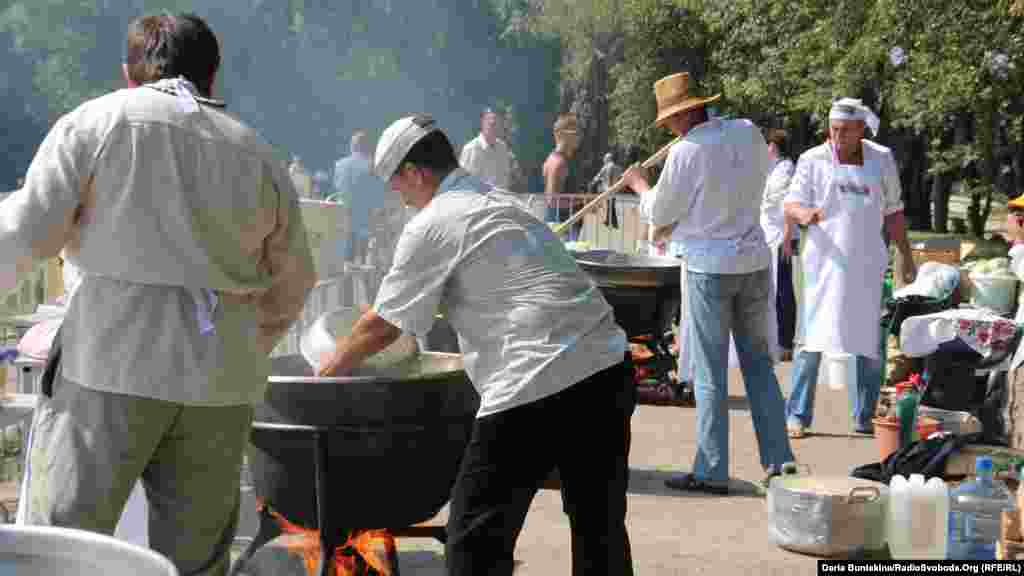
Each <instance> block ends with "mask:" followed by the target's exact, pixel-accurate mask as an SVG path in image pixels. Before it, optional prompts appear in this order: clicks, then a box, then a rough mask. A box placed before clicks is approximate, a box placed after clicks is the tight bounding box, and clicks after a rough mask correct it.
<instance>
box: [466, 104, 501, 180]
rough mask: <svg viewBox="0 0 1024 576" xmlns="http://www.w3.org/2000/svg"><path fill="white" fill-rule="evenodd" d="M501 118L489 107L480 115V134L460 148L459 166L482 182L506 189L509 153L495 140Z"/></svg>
mask: <svg viewBox="0 0 1024 576" xmlns="http://www.w3.org/2000/svg"><path fill="white" fill-rule="evenodd" d="M500 123H501V118H500V117H499V116H498V114H497V113H496V112H495V111H494V110H491V109H490V108H487V109H485V110H484V111H483V112H481V113H480V135H479V136H477V137H476V138H473V139H472V140H470V141H469V142H468V143H466V145H465V146H463V147H462V156H461V157H460V158H459V164H461V165H462V167H463V168H465V169H466V170H467V171H468V172H469V173H470V174H472V175H474V176H476V177H477V178H479V179H481V180H483V181H484V182H486V183H488V184H490V185H491V186H494V187H495V188H501V189H502V190H508V189H509V184H510V175H511V174H512V153H511V152H509V149H508V145H507V144H505V141H504V140H502V139H501V138H499V137H498V134H500V133H501V126H500Z"/></svg>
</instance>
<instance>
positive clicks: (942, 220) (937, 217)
mask: <svg viewBox="0 0 1024 576" xmlns="http://www.w3.org/2000/svg"><path fill="white" fill-rule="evenodd" d="M952 185H953V177H952V175H950V174H949V173H943V174H936V175H934V176H932V194H931V196H932V220H933V221H932V230H934V231H935V232H939V233H940V234H945V233H946V232H948V231H949V226H948V223H949V192H950V188H952Z"/></svg>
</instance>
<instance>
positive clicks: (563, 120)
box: [553, 113, 576, 134]
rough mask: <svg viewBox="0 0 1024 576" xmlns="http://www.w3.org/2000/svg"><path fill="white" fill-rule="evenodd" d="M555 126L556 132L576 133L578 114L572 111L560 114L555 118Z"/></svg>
mask: <svg viewBox="0 0 1024 576" xmlns="http://www.w3.org/2000/svg"><path fill="white" fill-rule="evenodd" d="M553 128H554V131H555V132H562V133H565V134H575V133H576V115H575V114H572V113H569V114H562V115H560V116H559V117H558V120H555V125H554V126H553Z"/></svg>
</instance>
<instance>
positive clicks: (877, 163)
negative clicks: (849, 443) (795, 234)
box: [784, 98, 915, 438]
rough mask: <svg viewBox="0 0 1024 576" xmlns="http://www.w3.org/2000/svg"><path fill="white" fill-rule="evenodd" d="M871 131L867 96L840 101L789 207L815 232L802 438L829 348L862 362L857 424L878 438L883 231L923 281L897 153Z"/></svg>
mask: <svg viewBox="0 0 1024 576" xmlns="http://www.w3.org/2000/svg"><path fill="white" fill-rule="evenodd" d="M865 129H870V130H871V133H872V135H873V134H875V133H877V131H878V117H877V116H875V114H874V113H873V112H872V111H871V110H870V109H869V108H868V107H867V106H865V105H864V104H863V103H862V102H861V101H860V100H855V99H853V98H843V99H840V100H837V101H836V102H835V103H833V104H832V108H831V110H830V111H829V132H828V134H829V138H828V141H826V142H825V143H824V144H821V145H819V146H816V147H814V148H811V149H810V150H808V151H807V152H804V153H803V154H802V155H801V156H800V159H799V160H798V161H797V167H796V173H795V175H794V176H793V181H792V184H791V185H790V188H789V193H788V194H787V196H786V199H785V203H784V209H785V211H786V215H787V216H788V217H789V218H791V219H792V220H794V221H795V222H797V223H799V224H801V225H803V226H806V227H807V232H806V234H807V237H806V240H805V245H804V253H803V255H802V257H803V297H802V300H801V301H802V305H801V308H802V317H801V318H800V321H799V322H798V325H799V327H800V334H799V335H798V342H799V344H801V345H802V346H801V349H800V350H799V351H798V352H797V354H796V355H795V356H794V359H793V381H792V386H791V387H790V394H789V399H788V400H787V403H786V418H787V429H788V431H789V435H790V437H792V438H800V437H803V436H804V435H805V434H806V430H807V428H809V427H810V425H811V421H812V418H813V416H814V391H815V387H816V386H817V382H818V369H819V365H820V363H821V354H822V352H827V353H846V354H853V355H855V356H856V364H857V378H856V384H855V385H853V386H849V387H848V390H849V398H850V405H851V406H850V409H851V412H852V416H853V428H854V431H855V432H860V433H865V434H870V433H872V432H873V426H872V424H871V419H872V418H873V417H874V413H875V405H876V404H877V402H878V392H879V388H880V386H881V380H882V376H881V362H880V359H879V356H880V351H881V340H880V338H881V331H880V320H881V302H882V283H883V276H884V275H885V270H886V267H887V266H888V261H889V258H888V250H887V249H886V246H885V242H884V241H883V238H882V234H883V232H884V233H885V234H886V235H887V236H888V238H889V241H890V242H894V243H896V247H897V249H898V250H900V251H901V252H902V254H903V263H904V269H903V270H901V271H898V273H900V274H902V275H903V279H904V280H905V281H906V282H908V283H909V282H913V279H914V274H915V271H914V261H913V259H912V258H911V257H910V245H909V243H908V242H907V233H906V226H905V224H904V220H903V202H902V200H901V190H900V180H899V172H898V170H897V168H896V160H895V159H894V158H893V155H892V152H891V151H890V150H889V149H888V148H886V147H884V146H881V145H879V144H876V143H875V142H872V141H870V140H867V139H865V138H864V133H865Z"/></svg>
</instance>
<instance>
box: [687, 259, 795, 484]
mask: <svg viewBox="0 0 1024 576" xmlns="http://www.w3.org/2000/svg"><path fill="white" fill-rule="evenodd" d="M771 282H772V280H771V272H770V270H769V269H768V268H765V269H763V270H758V271H757V272H751V273H748V274H704V273H700V272H693V271H687V273H686V291H687V305H688V306H689V309H688V312H689V313H688V314H687V331H688V342H689V345H690V346H691V347H692V350H693V353H692V354H691V358H692V362H693V368H694V372H693V373H694V396H695V398H696V401H697V454H696V456H695V457H694V462H693V474H694V476H696V477H697V478H700V479H702V480H708V481H712V482H725V481H727V480H728V479H729V405H728V395H729V332H730V331H731V332H732V335H733V338H734V339H735V341H736V353H737V355H738V356H739V361H740V370H741V372H742V373H743V385H744V387H745V388H746V393H747V399H748V400H749V402H750V415H751V417H752V418H753V420H754V432H755V434H756V436H757V445H758V450H759V452H760V454H761V465H762V466H763V467H764V468H765V469H771V468H773V469H778V468H779V467H780V466H781V465H782V464H783V463H785V462H790V461H792V460H793V451H792V450H791V449H790V446H789V437H788V436H787V435H786V420H785V405H784V403H783V399H782V391H781V390H780V389H779V381H778V379H777V378H776V377H775V368H774V366H773V365H772V364H773V363H772V357H771V349H770V347H769V341H768V326H769V323H768V315H769V314H771V313H772V309H771V305H770V301H769V298H770V297H771Z"/></svg>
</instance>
